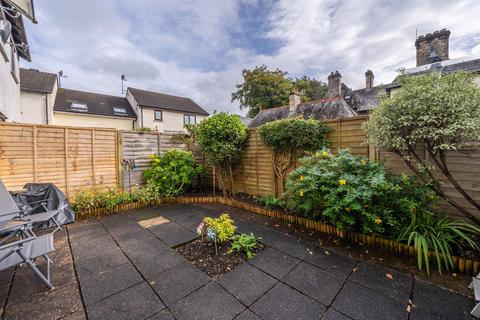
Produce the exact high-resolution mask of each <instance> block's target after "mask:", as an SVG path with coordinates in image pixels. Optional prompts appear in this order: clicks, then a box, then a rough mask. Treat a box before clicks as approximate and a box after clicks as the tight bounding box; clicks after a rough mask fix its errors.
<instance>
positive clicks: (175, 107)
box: [128, 88, 208, 115]
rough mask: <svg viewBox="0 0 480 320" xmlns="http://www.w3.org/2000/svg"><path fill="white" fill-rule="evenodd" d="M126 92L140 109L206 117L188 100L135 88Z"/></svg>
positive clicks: (199, 108) (202, 110)
mask: <svg viewBox="0 0 480 320" xmlns="http://www.w3.org/2000/svg"><path fill="white" fill-rule="evenodd" d="M128 91H130V92H131V93H132V95H133V97H134V98H135V100H136V101H137V103H138V104H139V105H140V106H142V107H150V108H160V109H166V110H172V111H179V112H186V113H195V114H203V115H208V112H207V111H205V110H204V109H202V107H200V106H199V105H198V104H196V103H195V102H194V101H193V100H191V99H189V98H185V97H178V96H172V95H169V94H164V93H160V92H153V91H147V90H141V89H136V88H128Z"/></svg>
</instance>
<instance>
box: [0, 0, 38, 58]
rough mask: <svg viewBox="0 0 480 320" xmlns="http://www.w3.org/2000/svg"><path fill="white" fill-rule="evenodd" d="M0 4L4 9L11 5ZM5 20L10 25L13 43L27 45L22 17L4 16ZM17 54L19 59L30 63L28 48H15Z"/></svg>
mask: <svg viewBox="0 0 480 320" xmlns="http://www.w3.org/2000/svg"><path fill="white" fill-rule="evenodd" d="M0 4H1V5H3V6H5V7H11V5H10V4H8V3H7V2H6V1H2V0H0ZM5 18H6V19H7V20H8V21H10V23H11V24H12V38H13V41H14V42H15V43H16V44H22V43H25V44H28V41H27V33H26V30H25V25H24V24H23V15H21V14H20V15H19V16H18V17H16V18H13V17H12V16H10V15H8V14H5ZM17 52H18V55H19V56H20V57H22V58H23V59H25V60H27V61H31V57H30V49H29V48H28V46H26V47H17Z"/></svg>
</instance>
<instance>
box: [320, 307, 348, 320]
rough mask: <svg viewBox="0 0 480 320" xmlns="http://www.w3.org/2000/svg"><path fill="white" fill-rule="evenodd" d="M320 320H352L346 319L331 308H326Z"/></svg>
mask: <svg viewBox="0 0 480 320" xmlns="http://www.w3.org/2000/svg"><path fill="white" fill-rule="evenodd" d="M321 320H352V318H349V317H347V316H346V315H344V314H342V313H340V312H338V311H337V310H335V309H333V308H328V310H327V312H325V314H324V316H323V318H322V319H321Z"/></svg>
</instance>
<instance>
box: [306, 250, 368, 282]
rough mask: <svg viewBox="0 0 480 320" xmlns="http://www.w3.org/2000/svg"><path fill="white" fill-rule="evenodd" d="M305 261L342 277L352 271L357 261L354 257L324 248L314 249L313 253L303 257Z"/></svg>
mask: <svg viewBox="0 0 480 320" xmlns="http://www.w3.org/2000/svg"><path fill="white" fill-rule="evenodd" d="M326 252H328V254H327V253H326ZM305 261H308V262H309V263H311V264H313V265H316V266H317V267H319V268H322V269H324V270H327V271H329V272H331V273H333V274H335V275H336V276H339V277H343V278H346V277H347V276H348V275H349V274H350V272H352V269H353V268H354V267H355V265H356V264H357V262H358V261H357V260H356V259H354V258H350V257H345V256H341V255H338V254H335V253H333V252H331V251H328V250H326V249H324V248H317V249H315V251H314V252H313V254H311V255H310V254H309V255H307V256H306V257H305Z"/></svg>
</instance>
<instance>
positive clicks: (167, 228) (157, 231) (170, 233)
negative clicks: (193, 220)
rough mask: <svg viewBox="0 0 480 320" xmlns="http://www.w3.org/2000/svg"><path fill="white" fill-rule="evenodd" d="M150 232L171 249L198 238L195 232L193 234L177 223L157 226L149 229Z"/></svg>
mask: <svg viewBox="0 0 480 320" xmlns="http://www.w3.org/2000/svg"><path fill="white" fill-rule="evenodd" d="M148 230H150V232H152V233H153V234H154V235H156V236H157V237H158V238H160V239H161V240H162V241H163V242H165V243H166V244H167V245H169V246H170V247H175V246H177V245H180V244H183V243H186V242H188V241H191V240H193V239H195V238H198V235H197V234H196V233H195V232H192V231H190V230H188V229H187V228H185V227H182V226H180V225H178V224H176V223H175V222H168V223H164V224H161V225H157V226H154V227H151V228H149V229H148Z"/></svg>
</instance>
